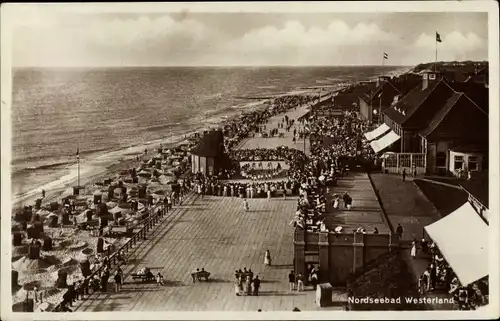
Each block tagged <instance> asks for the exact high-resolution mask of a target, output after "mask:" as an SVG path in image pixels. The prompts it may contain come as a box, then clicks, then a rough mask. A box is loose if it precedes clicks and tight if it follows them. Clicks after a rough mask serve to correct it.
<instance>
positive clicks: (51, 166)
mask: <svg viewBox="0 0 500 321" xmlns="http://www.w3.org/2000/svg"><path fill="white" fill-rule="evenodd" d="M74 163H75V161H67V162H56V163H50V164H44V165H38V166H28V167H25V168H20V169H18V170H16V171H14V172H13V173H12V174H13V175H16V174H19V173H22V172H28V171H37V170H44V169H45V170H48V169H54V168H57V167H61V166H65V165H70V164H74Z"/></svg>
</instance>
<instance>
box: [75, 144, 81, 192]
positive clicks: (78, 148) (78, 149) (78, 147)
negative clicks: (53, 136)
mask: <svg viewBox="0 0 500 321" xmlns="http://www.w3.org/2000/svg"><path fill="white" fill-rule="evenodd" d="M76 148H77V153H78V154H77V156H76V157H77V158H78V190H80V144H79V143H77V147H76Z"/></svg>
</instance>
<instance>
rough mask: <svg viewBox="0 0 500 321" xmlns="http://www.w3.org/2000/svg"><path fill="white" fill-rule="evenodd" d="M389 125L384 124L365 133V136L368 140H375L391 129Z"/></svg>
mask: <svg viewBox="0 0 500 321" xmlns="http://www.w3.org/2000/svg"><path fill="white" fill-rule="evenodd" d="M389 129H390V128H389V126H387V125H386V124H382V125H380V126H378V127H377V128H375V129H374V130H372V131H371V132H368V133H366V134H365V137H366V139H367V140H368V141H371V140H374V139H376V138H379V137H380V136H381V135H382V134H385V133H386V132H387V131H388V130H389Z"/></svg>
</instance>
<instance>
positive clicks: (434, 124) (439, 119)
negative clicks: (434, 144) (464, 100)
mask: <svg viewBox="0 0 500 321" xmlns="http://www.w3.org/2000/svg"><path fill="white" fill-rule="evenodd" d="M462 95H463V94H462V93H453V94H452V95H451V96H450V98H449V99H448V101H447V102H446V104H445V105H444V106H443V108H441V109H440V110H439V111H438V113H437V114H436V115H435V116H434V118H433V119H432V120H431V121H430V122H429V125H428V126H427V128H425V129H424V130H422V131H420V135H422V136H423V137H427V135H429V134H430V133H432V132H433V131H434V130H435V129H436V128H437V127H438V126H439V124H440V123H441V122H442V121H443V119H444V118H445V117H446V115H448V113H449V112H450V110H451V109H452V108H453V106H455V104H456V103H457V102H458V100H459V99H460V97H462Z"/></svg>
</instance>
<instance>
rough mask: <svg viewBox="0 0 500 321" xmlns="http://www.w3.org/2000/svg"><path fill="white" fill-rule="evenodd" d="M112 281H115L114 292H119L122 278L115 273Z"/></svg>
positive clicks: (118, 273)
mask: <svg viewBox="0 0 500 321" xmlns="http://www.w3.org/2000/svg"><path fill="white" fill-rule="evenodd" d="M114 279H115V292H119V291H120V289H121V287H122V276H121V274H120V272H118V271H116V273H115V278H114Z"/></svg>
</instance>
